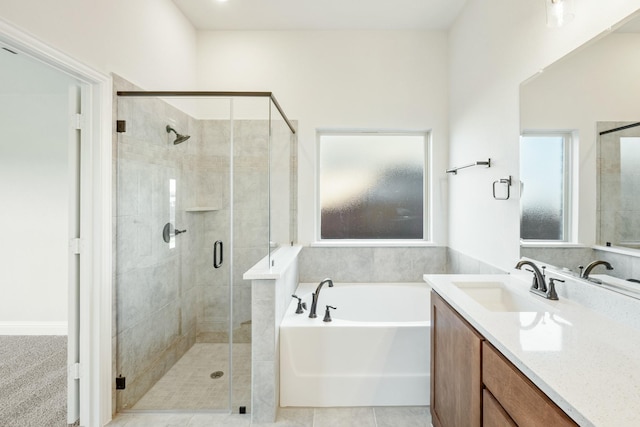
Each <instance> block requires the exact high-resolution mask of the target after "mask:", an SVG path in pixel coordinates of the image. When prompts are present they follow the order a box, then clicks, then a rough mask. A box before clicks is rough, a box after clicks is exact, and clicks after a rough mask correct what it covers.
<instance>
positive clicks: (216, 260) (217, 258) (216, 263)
mask: <svg viewBox="0 0 640 427" xmlns="http://www.w3.org/2000/svg"><path fill="white" fill-rule="evenodd" d="M218 248H220V254H219V255H218ZM223 252H224V246H223V245H222V240H217V241H216V242H215V243H214V244H213V268H220V266H221V265H222V261H223Z"/></svg>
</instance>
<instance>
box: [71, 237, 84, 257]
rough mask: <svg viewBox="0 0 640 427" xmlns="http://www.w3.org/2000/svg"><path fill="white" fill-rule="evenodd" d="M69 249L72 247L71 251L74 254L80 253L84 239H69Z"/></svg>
mask: <svg viewBox="0 0 640 427" xmlns="http://www.w3.org/2000/svg"><path fill="white" fill-rule="evenodd" d="M69 249H71V253H72V254H74V255H80V252H81V249H82V240H80V239H79V238H76V239H71V240H70V241H69Z"/></svg>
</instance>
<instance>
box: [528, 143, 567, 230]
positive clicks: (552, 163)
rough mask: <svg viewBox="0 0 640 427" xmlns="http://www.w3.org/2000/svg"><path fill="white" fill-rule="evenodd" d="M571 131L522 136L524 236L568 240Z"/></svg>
mask: <svg viewBox="0 0 640 427" xmlns="http://www.w3.org/2000/svg"><path fill="white" fill-rule="evenodd" d="M568 138H569V136H568V135H564V134H561V135H523V136H522V138H521V139H520V180H521V182H522V194H521V197H520V208H521V218H520V237H521V239H523V240H552V241H566V240H567V228H568V227H567V209H566V207H567V203H566V200H567V196H568V195H567V194H566V193H567V185H566V184H567V183H566V176H567V174H566V171H567V167H566V165H567V163H566V162H567V158H568V156H567V154H566V153H567V149H568Z"/></svg>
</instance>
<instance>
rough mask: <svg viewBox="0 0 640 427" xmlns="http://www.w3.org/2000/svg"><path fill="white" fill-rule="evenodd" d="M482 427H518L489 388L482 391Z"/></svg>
mask: <svg viewBox="0 0 640 427" xmlns="http://www.w3.org/2000/svg"><path fill="white" fill-rule="evenodd" d="M482 427H517V426H516V424H515V423H514V422H513V420H512V419H511V417H510V416H509V414H507V413H506V412H505V410H504V408H503V407H502V406H500V404H499V403H498V401H497V400H496V399H495V397H493V395H492V394H491V393H489V391H487V389H484V390H483V391H482Z"/></svg>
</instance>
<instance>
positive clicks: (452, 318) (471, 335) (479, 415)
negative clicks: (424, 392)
mask: <svg viewBox="0 0 640 427" xmlns="http://www.w3.org/2000/svg"><path fill="white" fill-rule="evenodd" d="M431 316H432V317H431V319H432V322H431V323H432V327H433V332H432V334H431V348H432V349H433V354H432V357H431V416H432V420H433V424H434V426H436V427H444V426H463V425H467V426H520V425H522V426H526V425H545V426H554V427H556V426H557V427H563V426H576V425H577V424H575V423H574V422H573V421H572V420H571V419H570V418H569V417H568V416H567V415H566V414H565V413H564V412H563V411H562V410H561V409H560V408H559V407H558V406H557V405H556V404H554V403H553V402H552V401H551V399H549V398H548V397H547V396H546V395H545V394H544V393H543V392H542V391H541V390H540V389H539V388H538V387H536V386H535V384H533V383H532V382H531V381H529V380H528V379H527V378H526V376H524V375H523V374H522V373H521V372H520V371H519V370H518V368H516V367H515V366H514V365H513V364H512V363H511V362H509V361H508V360H507V359H506V358H505V357H504V356H503V355H502V354H501V353H500V352H499V351H498V350H496V349H495V347H493V346H492V345H491V344H490V343H489V342H488V341H487V340H486V339H485V338H484V337H483V336H482V335H481V334H480V333H478V332H477V331H476V330H475V329H474V328H473V327H472V326H471V325H469V323H468V322H466V321H465V320H464V319H463V318H462V316H460V315H459V314H458V313H457V312H456V311H455V310H454V309H453V308H451V306H450V305H449V304H447V303H446V302H445V301H444V300H443V299H442V298H441V297H440V296H439V295H438V294H437V293H436V292H435V291H432V294H431ZM452 396H455V398H452ZM505 408H506V409H505ZM507 410H508V412H507Z"/></svg>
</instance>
